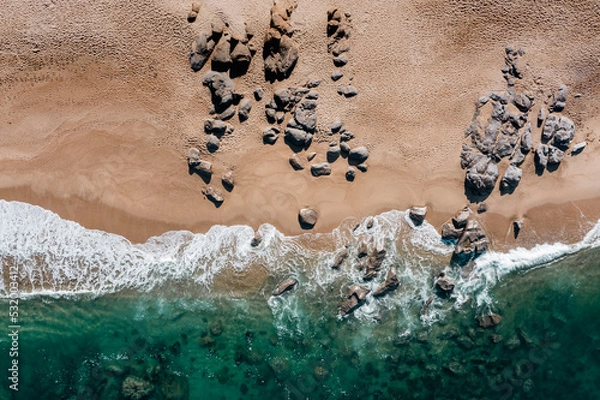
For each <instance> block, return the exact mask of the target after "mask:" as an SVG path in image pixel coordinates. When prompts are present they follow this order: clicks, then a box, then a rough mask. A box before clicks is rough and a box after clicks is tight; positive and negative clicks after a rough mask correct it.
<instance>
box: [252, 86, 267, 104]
mask: <svg viewBox="0 0 600 400" xmlns="http://www.w3.org/2000/svg"><path fill="white" fill-rule="evenodd" d="M253 94H254V100H256V101H261V100H262V99H263V97H264V96H265V91H264V90H263V89H262V88H257V89H254V92H253Z"/></svg>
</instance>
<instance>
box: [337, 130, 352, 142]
mask: <svg viewBox="0 0 600 400" xmlns="http://www.w3.org/2000/svg"><path fill="white" fill-rule="evenodd" d="M352 139H354V134H353V133H352V132H349V131H345V132H342V133H341V135H340V142H349V141H350V140H352Z"/></svg>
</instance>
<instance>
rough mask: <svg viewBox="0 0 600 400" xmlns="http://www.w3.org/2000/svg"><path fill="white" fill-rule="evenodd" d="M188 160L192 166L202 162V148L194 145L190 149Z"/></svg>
mask: <svg viewBox="0 0 600 400" xmlns="http://www.w3.org/2000/svg"><path fill="white" fill-rule="evenodd" d="M187 162H188V165H189V166H190V167H192V166H195V165H198V164H199V163H200V150H198V149H196V148H194V147H192V148H190V149H189V150H188V155H187Z"/></svg>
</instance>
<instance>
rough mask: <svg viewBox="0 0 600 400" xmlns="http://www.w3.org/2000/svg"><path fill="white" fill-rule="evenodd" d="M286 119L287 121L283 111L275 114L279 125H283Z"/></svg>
mask: <svg viewBox="0 0 600 400" xmlns="http://www.w3.org/2000/svg"><path fill="white" fill-rule="evenodd" d="M284 119H285V113H284V112H283V111H277V112H276V113H275V121H277V123H278V124H281V123H282V122H283V120H284Z"/></svg>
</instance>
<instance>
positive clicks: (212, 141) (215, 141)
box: [206, 135, 221, 153]
mask: <svg viewBox="0 0 600 400" xmlns="http://www.w3.org/2000/svg"><path fill="white" fill-rule="evenodd" d="M220 145H221V141H220V140H219V138H218V137H216V136H215V135H209V136H208V138H207V139H206V148H207V149H208V151H210V152H211V153H214V152H215V151H217V150H219V146H220Z"/></svg>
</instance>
